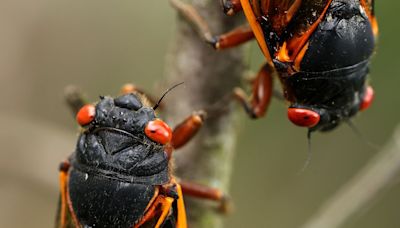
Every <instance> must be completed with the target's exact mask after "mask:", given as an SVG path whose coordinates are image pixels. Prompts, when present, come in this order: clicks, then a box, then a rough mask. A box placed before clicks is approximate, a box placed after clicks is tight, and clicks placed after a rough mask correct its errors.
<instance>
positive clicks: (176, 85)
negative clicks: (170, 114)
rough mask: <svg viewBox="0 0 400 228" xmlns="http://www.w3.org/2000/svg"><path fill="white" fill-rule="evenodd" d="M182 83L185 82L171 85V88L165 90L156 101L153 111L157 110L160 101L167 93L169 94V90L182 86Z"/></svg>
mask: <svg viewBox="0 0 400 228" xmlns="http://www.w3.org/2000/svg"><path fill="white" fill-rule="evenodd" d="M183 83H185V82H180V83H178V84H175V85H173V86H172V87H171V88H169V89H167V91H165V92H164V94H163V95H162V96H161V98H160V99H159V100H158V102H157V104H156V105H154V107H153V110H156V109H157V108H158V106H160V103H161V101H162V99H163V98H164V97H165V95H167V93H169V92H170V91H171V90H173V89H175V88H176V87H178V86H180V85H182V84H183Z"/></svg>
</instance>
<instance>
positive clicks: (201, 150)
mask: <svg viewBox="0 0 400 228" xmlns="http://www.w3.org/2000/svg"><path fill="white" fill-rule="evenodd" d="M190 2H191V4H193V6H194V7H195V8H196V9H198V10H199V13H200V14H201V15H202V16H203V17H204V18H205V19H206V20H207V22H208V23H209V26H210V29H211V31H213V32H214V33H215V34H220V33H222V32H226V31H228V30H230V29H232V28H233V27H234V26H235V25H237V24H238V22H239V21H242V20H243V18H241V17H240V18H238V17H235V18H228V17H227V16H225V15H224V14H223V12H222V10H221V8H220V6H219V4H218V2H217V1H211V0H191V1H190ZM243 71H244V64H243V50H242V49H241V48H234V49H232V50H228V51H221V52H218V51H215V50H213V49H212V48H211V47H210V46H208V45H207V44H206V43H205V42H204V41H203V40H202V38H201V37H200V36H199V35H198V34H197V32H196V31H195V30H194V29H193V28H192V26H191V24H189V23H188V22H187V21H186V20H185V19H183V18H182V17H181V16H178V19H177V31H176V37H175V39H174V41H173V44H172V48H171V50H170V52H169V54H168V56H167V67H166V77H167V81H168V83H169V84H173V83H176V82H181V81H184V82H185V89H177V90H176V91H174V93H173V94H172V95H171V97H170V98H168V99H170V100H174V101H177V102H175V103H174V104H175V106H173V105H172V106H171V105H168V106H167V107H166V114H167V119H168V121H170V122H172V123H175V124H176V123H178V122H179V121H180V120H182V119H183V118H184V117H185V116H187V115H189V114H190V113H192V112H193V111H195V110H199V109H206V111H208V118H207V119H206V122H205V124H204V127H203V128H202V130H201V131H200V133H199V135H197V136H196V137H195V139H194V142H192V143H190V144H189V145H188V146H186V147H185V148H184V149H182V150H180V151H177V152H176V154H175V155H174V158H175V164H176V174H177V176H178V177H180V178H182V179H185V180H190V181H194V182H198V183H201V184H205V185H208V186H212V187H217V188H220V189H222V190H223V191H225V192H226V191H227V189H228V186H229V180H230V174H231V170H232V158H233V153H234V149H235V142H236V137H237V130H238V117H237V114H235V112H233V110H232V109H233V108H232V106H231V105H227V103H228V102H225V103H224V102H223V101H224V99H225V98H227V97H230V94H231V93H232V90H233V88H234V87H235V86H238V85H239V84H240V79H241V76H242V74H243ZM225 100H226V99H225ZM218 101H220V102H219V103H218ZM171 103H173V102H171ZM231 103H232V102H229V104H231ZM223 106H226V108H225V111H224V112H222V113H219V112H218V111H216V110H218V108H221V110H223ZM212 107H213V108H212ZM215 108H217V109H215ZM185 202H186V207H187V212H188V222H189V226H190V227H221V225H222V221H221V217H220V216H219V215H218V214H217V213H215V211H213V210H210V205H204V203H203V202H200V201H198V200H196V201H195V200H192V199H190V198H188V197H186V198H185Z"/></svg>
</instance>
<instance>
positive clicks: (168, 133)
mask: <svg viewBox="0 0 400 228" xmlns="http://www.w3.org/2000/svg"><path fill="white" fill-rule="evenodd" d="M144 133H145V134H146V136H147V137H149V138H150V139H151V140H153V141H154V142H158V143H160V144H163V145H165V144H167V143H169V142H170V141H171V139H172V130H171V128H170V127H169V126H168V125H167V124H166V123H165V122H164V121H162V120H160V119H155V120H153V121H149V122H148V123H147V125H146V127H145V129H144Z"/></svg>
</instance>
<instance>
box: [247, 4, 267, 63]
mask: <svg viewBox="0 0 400 228" xmlns="http://www.w3.org/2000/svg"><path fill="white" fill-rule="evenodd" d="M240 3H241V4H242V8H243V11H244V14H245V16H246V18H247V21H248V22H249V24H250V27H251V28H252V30H253V33H254V36H255V37H256V39H257V42H258V45H259V46H260V49H261V51H262V52H263V54H264V56H265V58H266V59H267V61H268V63H269V64H271V65H272V58H271V55H270V54H269V51H268V47H267V43H266V41H265V39H264V33H263V30H262V28H261V26H260V24H259V23H258V21H257V18H256V16H255V15H254V12H253V9H252V7H251V5H250V3H249V0H240Z"/></svg>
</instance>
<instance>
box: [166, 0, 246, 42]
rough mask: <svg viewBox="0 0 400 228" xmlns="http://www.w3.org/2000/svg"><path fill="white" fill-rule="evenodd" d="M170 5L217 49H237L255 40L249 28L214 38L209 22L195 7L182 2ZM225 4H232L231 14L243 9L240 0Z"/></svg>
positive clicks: (224, 2)
mask: <svg viewBox="0 0 400 228" xmlns="http://www.w3.org/2000/svg"><path fill="white" fill-rule="evenodd" d="M170 3H171V5H172V6H173V7H174V8H175V9H176V10H177V11H178V12H179V13H180V14H181V15H182V16H184V17H185V18H186V20H188V21H189V22H191V23H192V24H193V25H194V27H195V29H196V30H197V31H198V33H199V34H200V36H201V37H203V39H204V40H205V41H206V42H207V43H209V44H210V45H211V46H213V47H214V48H216V49H225V48H231V47H235V46H238V45H240V44H243V43H245V42H247V41H249V40H252V39H253V38H254V34H253V31H252V30H251V29H250V27H248V26H242V27H239V28H236V29H233V30H232V31H230V32H228V33H226V34H223V35H220V36H213V35H212V33H211V31H210V28H209V26H208V24H207V22H206V21H205V20H204V18H202V17H201V16H200V14H199V13H198V12H197V10H196V9H195V8H194V7H193V6H191V5H190V4H187V3H184V2H182V1H181V0H170ZM225 4H227V5H229V4H231V6H232V7H233V8H232V9H231V10H228V11H231V12H232V11H234V9H236V10H239V8H238V7H239V6H240V9H241V4H240V1H239V0H225V1H223V5H224V6H225Z"/></svg>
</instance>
